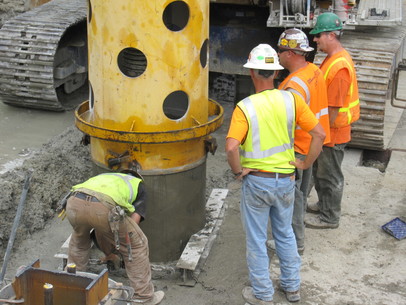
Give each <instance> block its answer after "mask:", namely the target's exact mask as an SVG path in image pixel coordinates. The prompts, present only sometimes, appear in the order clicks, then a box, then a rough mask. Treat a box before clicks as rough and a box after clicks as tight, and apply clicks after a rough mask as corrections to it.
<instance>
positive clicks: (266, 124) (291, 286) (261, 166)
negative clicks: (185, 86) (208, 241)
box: [226, 44, 325, 305]
mask: <svg viewBox="0 0 406 305" xmlns="http://www.w3.org/2000/svg"><path fill="white" fill-rule="evenodd" d="M244 67H245V68H248V69H249V73H250V75H251V79H252V82H253V84H254V87H255V91H256V93H255V94H253V95H251V96H249V97H247V98H245V99H243V100H242V101H240V102H239V103H238V104H237V106H236V108H235V110H234V112H233V115H232V118H231V123H230V129H229V132H228V135H227V138H226V153H227V161H228V164H229V165H230V167H231V170H232V172H233V173H234V175H235V177H236V178H237V179H238V180H242V191H241V219H242V222H243V226H244V229H245V232H246V248H247V265H248V271H249V279H250V282H251V286H249V287H248V286H247V287H245V288H244V289H243V292H242V294H243V298H244V299H245V301H246V302H248V303H249V304H264V305H266V304H272V300H273V295H274V288H273V285H272V280H271V277H270V274H269V268H268V267H269V257H268V254H267V248H266V240H267V228H268V221H269V220H270V221H271V222H270V224H271V227H272V236H273V239H274V240H275V244H276V253H277V255H278V257H279V261H280V268H281V274H280V285H281V288H282V290H283V291H284V292H285V295H286V297H287V299H288V300H289V301H299V300H300V292H299V290H300V274H299V273H300V265H301V259H300V256H299V254H298V251H297V245H296V240H295V235H294V233H293V230H292V225H291V224H292V213H293V204H294V187H295V174H294V173H295V168H296V167H297V168H300V169H306V168H309V167H310V166H311V165H312V163H313V161H314V160H315V159H316V158H317V156H318V154H319V153H320V150H321V147H322V145H323V141H324V138H325V133H324V131H323V127H322V126H321V125H320V123H319V122H318V120H317V119H316V117H315V116H314V114H313V113H312V112H311V110H310V109H309V107H308V106H307V105H306V103H305V102H304V100H303V99H302V98H301V97H300V96H299V95H297V94H295V93H291V92H289V91H284V90H278V89H275V88H274V78H275V71H277V70H282V69H283V67H282V66H281V65H280V64H279V59H278V55H277V53H276V51H275V50H274V49H273V48H272V47H271V46H269V45H268V44H260V45H258V46H257V47H255V48H254V49H253V50H252V51H251V53H250V55H249V58H248V60H247V63H246V64H245V65H244ZM297 125H299V126H300V128H302V129H303V130H305V131H307V132H309V133H310V135H311V136H312V142H311V145H310V149H309V153H308V154H307V156H306V158H305V159H304V160H298V159H297V160H295V155H294V148H293V141H294V131H295V128H296V126H297ZM240 152H241V153H240Z"/></svg>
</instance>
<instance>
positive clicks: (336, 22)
mask: <svg viewBox="0 0 406 305" xmlns="http://www.w3.org/2000/svg"><path fill="white" fill-rule="evenodd" d="M342 29H343V23H342V22H341V19H340V17H338V16H337V15H336V14H334V13H330V12H328V13H323V14H321V15H320V16H319V17H318V18H317V21H316V25H315V27H314V28H313V29H312V30H311V31H310V34H311V35H316V34H319V33H322V32H332V31H341V30H342Z"/></svg>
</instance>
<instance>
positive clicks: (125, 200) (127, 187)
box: [72, 173, 142, 213]
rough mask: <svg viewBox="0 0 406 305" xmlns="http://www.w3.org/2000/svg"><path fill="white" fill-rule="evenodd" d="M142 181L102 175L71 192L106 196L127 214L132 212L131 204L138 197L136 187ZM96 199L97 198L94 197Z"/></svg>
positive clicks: (133, 178) (129, 177) (81, 184)
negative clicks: (77, 191)
mask: <svg viewBox="0 0 406 305" xmlns="http://www.w3.org/2000/svg"><path fill="white" fill-rule="evenodd" d="M141 181H142V180H141V179H139V178H137V177H133V176H131V175H127V174H120V173H103V174H100V175H97V176H95V177H92V178H90V179H88V180H86V181H85V182H83V183H80V184H77V185H74V186H73V187H72V190H73V191H76V190H79V191H82V189H83V191H84V192H88V193H89V194H91V195H94V194H97V193H100V194H103V195H106V196H108V197H109V198H111V200H113V202H112V203H115V204H117V205H119V206H121V207H123V208H125V209H126V210H127V211H128V212H130V213H132V212H134V206H133V205H132V203H133V202H134V201H135V200H136V198H137V195H138V186H139V184H140V182H141ZM96 197H97V196H96Z"/></svg>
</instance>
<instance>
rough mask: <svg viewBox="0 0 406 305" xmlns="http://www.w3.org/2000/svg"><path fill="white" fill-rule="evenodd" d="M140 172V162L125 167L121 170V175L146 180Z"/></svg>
mask: <svg viewBox="0 0 406 305" xmlns="http://www.w3.org/2000/svg"><path fill="white" fill-rule="evenodd" d="M139 170H140V166H139V164H138V162H134V161H133V162H130V163H129V164H128V165H127V166H125V167H124V168H122V169H121V170H120V173H122V174H127V175H131V176H133V177H137V178H139V179H141V180H144V178H143V177H142V176H141V174H140V173H139Z"/></svg>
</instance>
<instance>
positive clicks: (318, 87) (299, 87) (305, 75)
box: [278, 29, 330, 254]
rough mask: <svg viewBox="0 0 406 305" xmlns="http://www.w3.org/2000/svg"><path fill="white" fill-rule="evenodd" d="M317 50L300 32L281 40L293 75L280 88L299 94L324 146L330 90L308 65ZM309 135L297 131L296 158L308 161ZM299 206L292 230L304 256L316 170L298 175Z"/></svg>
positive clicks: (282, 59) (282, 56)
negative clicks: (319, 129)
mask: <svg viewBox="0 0 406 305" xmlns="http://www.w3.org/2000/svg"><path fill="white" fill-rule="evenodd" d="M313 50H314V49H313V48H312V47H310V46H309V40H308V39H307V37H306V34H305V33H303V32H302V31H301V30H299V29H288V30H286V31H284V32H283V33H282V34H281V36H280V37H279V41H278V55H279V61H280V63H281V65H282V66H283V67H284V68H285V69H287V70H288V71H289V75H288V76H287V77H286V78H285V80H284V81H283V82H282V83H281V84H280V85H279V89H282V90H288V91H290V92H293V93H296V94H298V95H299V96H300V97H301V98H302V99H303V100H304V101H305V102H306V104H307V105H309V107H310V110H311V111H312V112H313V113H314V115H315V116H316V118H317V119H318V120H319V122H320V124H321V126H323V129H324V132H325V133H326V138H325V139H324V144H325V143H328V142H330V124H329V117H328V103H327V89H326V84H325V82H324V78H323V72H321V70H320V69H319V68H318V67H317V66H316V65H315V64H313V63H310V62H307V61H306V57H307V55H308V54H309V53H310V52H312V51H313ZM311 139H312V137H311V136H310V134H309V133H307V132H306V131H304V130H303V129H301V128H300V127H296V129H295V157H296V158H298V159H300V160H304V159H305V157H306V155H307V154H308V153H309V147H310V141H311ZM296 175H297V176H296V186H295V206H294V208H293V218H292V227H293V231H294V232H295V237H296V243H297V249H298V251H299V254H302V253H303V251H304V248H305V224H304V215H305V211H306V205H307V195H308V192H309V187H310V181H311V177H312V167H310V168H308V169H305V170H301V169H298V170H297V171H296Z"/></svg>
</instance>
